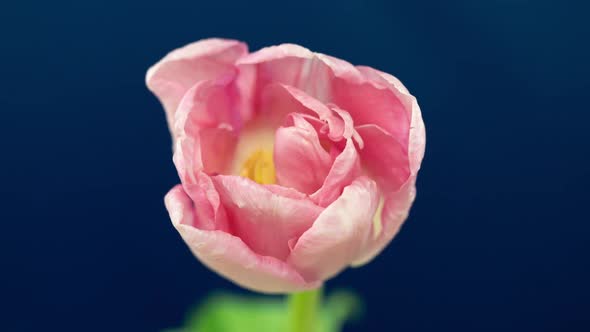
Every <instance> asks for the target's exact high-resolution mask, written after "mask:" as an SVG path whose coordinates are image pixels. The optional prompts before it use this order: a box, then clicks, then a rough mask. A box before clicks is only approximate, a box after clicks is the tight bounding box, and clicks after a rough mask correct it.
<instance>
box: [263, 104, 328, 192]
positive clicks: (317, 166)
mask: <svg viewBox="0 0 590 332" xmlns="http://www.w3.org/2000/svg"><path fill="white" fill-rule="evenodd" d="M292 120H293V126H291V127H281V128H279V129H278V130H277V131H276V135H275V145H274V161H275V170H276V176H277V183H278V184H280V185H282V186H285V187H291V188H295V189H297V190H298V191H301V192H303V193H306V194H311V193H313V192H315V191H316V190H318V189H319V188H320V187H321V186H322V184H323V182H324V179H325V178H326V176H327V175H328V173H329V171H330V168H331V166H332V162H333V160H332V157H331V156H330V154H329V153H328V152H327V151H326V150H324V148H323V147H322V145H321V144H320V140H319V137H318V134H317V132H316V130H315V128H314V127H313V126H312V125H311V124H310V123H309V122H307V121H306V120H305V118H304V117H303V116H302V115H301V114H298V113H295V114H293V115H292ZM302 170H305V171H302Z"/></svg>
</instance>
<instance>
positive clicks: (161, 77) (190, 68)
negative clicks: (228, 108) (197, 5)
mask: <svg viewBox="0 0 590 332" xmlns="http://www.w3.org/2000/svg"><path fill="white" fill-rule="evenodd" d="M247 53H248V47H247V45H246V44H244V43H242V42H239V41H235V40H226V39H204V40H201V41H198V42H195V43H191V44H188V45H186V46H184V47H181V48H179V49H176V50H174V51H172V52H170V53H169V54H167V55H166V56H165V57H164V58H162V59H161V60H160V61H159V62H158V63H156V64H155V65H153V66H152V67H151V68H150V69H149V70H148V71H147V74H146V84H147V86H148V88H149V89H150V90H151V91H152V92H153V93H154V94H155V95H156V96H157V97H158V99H160V102H161V103H162V105H163V106H164V109H165V111H166V118H167V119H168V124H169V126H170V129H171V131H172V130H173V124H174V113H175V112H176V108H177V106H178V104H179V103H180V100H181V99H182V97H183V96H184V94H185V93H186V91H187V90H188V89H190V88H191V87H192V86H193V85H195V83H197V82H199V81H201V80H216V81H227V80H229V79H231V78H232V77H234V76H235V75H236V73H237V69H236V68H235V66H234V63H235V61H236V60H237V59H238V58H239V57H241V56H242V55H245V54H247ZM173 136H175V135H173Z"/></svg>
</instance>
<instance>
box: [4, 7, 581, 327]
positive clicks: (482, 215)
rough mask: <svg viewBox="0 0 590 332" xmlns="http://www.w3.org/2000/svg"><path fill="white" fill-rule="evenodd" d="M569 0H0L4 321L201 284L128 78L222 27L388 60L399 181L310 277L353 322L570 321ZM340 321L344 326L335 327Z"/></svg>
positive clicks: (58, 321) (33, 323)
mask: <svg viewBox="0 0 590 332" xmlns="http://www.w3.org/2000/svg"><path fill="white" fill-rule="evenodd" d="M579 3H582V1H580V2H579ZM582 7H583V6H580V5H577V4H575V3H574V2H570V1H541V0H537V1H524V0H504V1H484V0H481V1H472V0H464V1H433V2H423V1H403V2H402V1H381V2H376V1H373V2H371V1H362V2H361V1H355V2H353V1H337V0H334V1H328V2H323V3H316V2H313V1H292V2H279V1H276V2H267V3H261V2H254V1H252V2H250V1H241V2H239V3H233V4H232V3H230V2H227V1H201V2H199V1H196V0H193V1H186V2H174V1H147V0H144V1H137V2H134V3H131V2H124V1H60V2H54V1H38V2H27V1H20V2H17V1H12V2H3V3H2V5H0V37H1V39H0V51H1V53H0V54H1V55H0V57H1V58H0V59H1V61H0V70H1V72H0V74H1V76H0V111H1V112H2V113H1V114H2V117H1V118H0V133H1V134H0V135H1V137H2V139H1V143H0V146H1V147H2V150H1V155H0V156H1V157H0V158H1V160H0V165H1V166H0V167H1V168H0V169H1V172H0V186H1V187H0V188H1V189H0V193H1V195H2V197H1V200H0V202H1V203H0V204H1V206H2V208H1V209H0V220H1V222H2V235H1V238H2V240H1V244H0V246H1V248H0V249H1V255H2V260H1V271H0V272H1V275H0V278H1V286H0V287H1V292H0V301H1V302H2V304H3V305H4V306H5V307H4V308H2V310H1V312H0V316H1V317H2V319H1V321H0V330H2V331H41V330H43V331H53V330H55V331H156V330H158V329H161V328H164V327H171V326H176V325H178V324H180V322H181V321H182V317H183V315H184V314H185V311H186V310H187V309H188V308H189V307H190V306H191V305H192V304H194V303H195V302H196V301H197V300H198V299H200V298H202V297H203V296H205V294H207V293H208V292H210V291H211V290H213V289H229V290H232V291H238V289H237V288H236V287H234V286H232V285H231V284H230V283H229V282H227V281H225V280H223V279H222V278H220V277H218V276H217V275H215V274H214V273H213V272H210V271H208V270H207V269H206V268H204V267H203V266H202V265H201V264H200V263H198V262H197V261H196V260H195V259H194V258H193V257H192V256H191V254H190V253H189V251H188V249H187V248H186V247H185V245H184V244H183V242H182V241H181V239H180V237H179V236H178V235H177V233H176V232H175V231H174V229H173V228H172V226H171V224H170V222H169V219H168V216H167V213H166V211H165V208H164V205H163V202H162V197H163V195H164V194H165V193H166V192H167V190H168V189H169V188H171V187H172V186H173V185H174V184H175V183H177V182H178V179H177V175H176V172H175V169H174V167H173V164H172V161H171V150H170V140H169V135H168V129H167V127H166V123H165V118H164V114H163V112H162V110H161V107H160V105H159V103H158V102H157V100H156V99H155V98H154V97H153V96H152V95H151V94H150V93H149V92H148V90H147V89H146V88H145V86H144V75H145V71H146V69H147V68H148V67H149V66H150V65H151V64H153V63H154V62H155V61H157V60H158V59H159V58H160V57H162V56H163V55H164V54H165V53H166V52H168V51H169V50H171V49H173V48H176V47H179V46H181V45H183V44H186V43H188V42H191V41H194V40H197V39H200V38H205V37H210V36H221V37H228V38H235V39H240V40H244V41H246V42H248V43H249V45H250V47H251V49H252V50H255V49H258V48H260V47H263V46H268V45H273V44H278V43H282V42H293V43H299V44H302V45H304V46H306V47H308V48H310V49H312V50H316V51H320V52H323V53H327V54H331V55H335V56H338V57H341V58H344V59H347V60H349V61H351V62H352V63H355V64H366V65H370V66H373V67H376V68H379V69H381V70H384V71H387V72H390V73H393V74H394V75H396V76H398V77H399V78H400V79H401V80H402V81H403V82H404V83H405V84H406V86H407V87H408V88H409V89H410V91H411V92H412V93H413V94H414V95H416V96H417V97H418V101H419V103H420V105H421V107H422V112H423V115H424V119H425V122H426V127H427V136H428V144H427V151H426V158H425V160H424V163H423V168H422V171H421V175H420V178H419V183H418V198H417V201H416V203H415V205H414V208H413V210H412V213H411V217H410V220H409V221H408V222H407V224H406V226H405V227H404V229H403V231H402V233H401V234H400V235H399V236H398V237H397V238H396V239H395V241H394V242H393V243H392V244H391V245H390V246H389V247H388V249H387V250H386V251H385V252H384V253H383V254H382V255H381V256H380V257H378V259H376V260H375V261H374V262H373V263H371V264H370V265H368V266H366V267H364V268H362V269H355V270H348V271H346V272H345V273H343V274H341V275H340V276H338V277H337V278H335V279H334V280H332V281H331V282H330V283H329V285H328V288H329V289H333V288H337V287H352V288H353V289H356V290H357V291H358V292H359V293H361V294H362V296H363V297H364V299H365V300H366V302H367V314H366V316H365V320H364V321H363V323H362V329H361V328H360V327H359V325H356V328H357V329H359V330H364V331H454V332H459V331H588V330H590V285H589V284H588V282H589V281H590V264H589V261H590V260H589V249H590V244H589V238H590V218H589V217H588V209H587V207H588V204H589V203H588V199H589V195H588V187H589V186H590V174H589V169H590V167H589V162H588V161H589V160H588V159H589V151H590V144H589V142H590V140H589V138H590V137H589V136H590V135H589V132H590V131H589V121H590V115H589V111H590V109H589V107H588V100H587V96H588V88H589V85H588V81H587V77H588V76H589V75H590V71H589V65H588V60H589V59H590V54H589V47H588V46H589V45H588V42H589V37H588V32H589V29H588V25H587V24H586V23H585V20H587V17H588V8H587V7H588V6H585V7H586V8H582ZM350 330H355V328H354V327H352V328H351V329H350Z"/></svg>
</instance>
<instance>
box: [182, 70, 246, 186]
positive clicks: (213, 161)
mask: <svg viewBox="0 0 590 332" xmlns="http://www.w3.org/2000/svg"><path fill="white" fill-rule="evenodd" d="M240 126H241V117H240V114H239V113H238V112H237V111H236V96H235V90H234V86H233V84H231V83H218V82H213V81H200V82H199V83H197V84H195V85H194V86H193V87H191V88H190V89H189V90H188V91H187V92H186V94H185V95H184V97H183V98H182V101H181V102H180V105H179V106H178V109H177V111H176V113H175V123H174V128H175V129H174V132H175V133H176V135H177V136H178V137H177V139H178V140H177V143H176V146H175V155H174V161H175V163H176V166H177V168H178V170H179V173H180V177H181V179H183V181H184V180H185V177H184V176H187V175H189V173H191V172H192V173H194V172H200V171H202V170H204V171H205V172H207V173H209V174H211V173H222V172H226V171H228V169H229V168H230V163H231V160H232V158H233V155H234V151H235V147H236V144H237V141H238V140H237V138H238V130H239V128H240Z"/></svg>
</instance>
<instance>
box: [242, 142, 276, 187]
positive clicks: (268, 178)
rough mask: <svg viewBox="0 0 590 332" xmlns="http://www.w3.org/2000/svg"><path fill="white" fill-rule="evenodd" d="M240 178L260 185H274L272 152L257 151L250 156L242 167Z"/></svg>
mask: <svg viewBox="0 0 590 332" xmlns="http://www.w3.org/2000/svg"><path fill="white" fill-rule="evenodd" d="M240 176H243V177H246V178H249V179H250V180H253V181H255V182H258V183H260V184H274V183H275V182H276V179H275V165H274V162H273V160H272V151H270V150H264V149H258V150H256V151H254V152H253V153H252V154H250V156H248V158H246V161H245V162H244V164H243V165H242V169H241V170H240Z"/></svg>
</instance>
